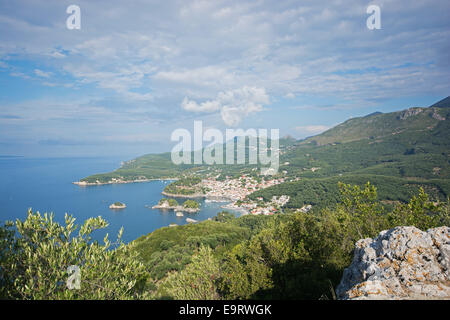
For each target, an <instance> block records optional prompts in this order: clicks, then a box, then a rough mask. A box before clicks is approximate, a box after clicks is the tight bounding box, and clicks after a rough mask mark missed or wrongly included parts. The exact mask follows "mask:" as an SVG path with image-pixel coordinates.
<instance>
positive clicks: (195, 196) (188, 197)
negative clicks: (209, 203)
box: [161, 190, 206, 199]
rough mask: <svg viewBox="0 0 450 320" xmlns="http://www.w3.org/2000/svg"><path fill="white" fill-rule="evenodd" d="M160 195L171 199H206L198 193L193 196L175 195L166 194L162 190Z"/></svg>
mask: <svg viewBox="0 0 450 320" xmlns="http://www.w3.org/2000/svg"><path fill="white" fill-rule="evenodd" d="M161 194H162V195H164V196H167V197H171V198H185V199H198V198H206V195H204V194H200V193H193V194H176V193H167V192H165V191H164V190H163V191H162V192H161Z"/></svg>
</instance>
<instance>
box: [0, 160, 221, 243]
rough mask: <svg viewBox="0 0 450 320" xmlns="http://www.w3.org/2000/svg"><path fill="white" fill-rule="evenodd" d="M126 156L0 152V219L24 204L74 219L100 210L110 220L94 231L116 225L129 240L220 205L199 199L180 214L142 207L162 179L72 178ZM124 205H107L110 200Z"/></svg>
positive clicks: (154, 198) (211, 212)
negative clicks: (101, 181) (85, 181)
mask: <svg viewBox="0 0 450 320" xmlns="http://www.w3.org/2000/svg"><path fill="white" fill-rule="evenodd" d="M122 160H126V159H113V158H46V159H43V158H39V159H37V158H19V157H17V158H2V157H0V222H1V223H2V224H3V222H5V221H6V220H16V218H19V219H25V218H26V215H27V210H28V208H32V209H33V211H39V212H41V213H44V212H53V213H54V214H55V217H56V220H57V221H58V222H60V223H63V222H64V214H65V213H66V212H67V213H69V214H72V215H73V216H74V217H75V218H76V219H77V220H76V223H77V224H78V225H80V224H82V223H83V222H84V221H85V220H86V219H87V218H89V217H94V216H102V217H103V218H105V219H106V220H107V221H108V222H109V226H108V228H107V229H105V231H97V232H96V233H95V234H94V235H93V236H94V237H93V238H94V239H96V240H102V239H103V237H104V236H105V234H106V233H109V239H110V240H112V241H113V240H115V239H116V236H117V233H118V231H119V229H120V228H121V226H123V227H124V233H123V241H124V242H129V241H131V240H134V239H136V238H138V237H140V236H142V235H145V234H148V233H149V232H152V231H154V230H155V229H158V228H161V227H165V226H168V225H169V224H171V223H176V224H178V225H182V224H186V217H190V218H193V219H196V220H205V219H207V218H209V217H213V216H215V215H216V214H217V212H219V211H221V210H222V209H221V208H220V206H221V205H222V204H219V203H205V202H202V203H201V211H200V212H198V213H196V214H185V216H184V217H182V218H179V217H176V216H175V213H174V212H173V211H161V210H157V209H156V210H153V209H150V208H147V207H146V205H147V206H150V207H151V206H153V205H155V204H156V203H157V202H158V201H159V199H161V197H162V195H161V191H162V190H163V189H164V187H165V186H166V184H167V183H169V182H167V181H151V182H144V183H128V184H115V185H102V186H88V187H79V186H77V185H74V184H72V182H73V181H78V180H79V179H80V178H83V177H86V176H88V175H91V174H94V173H99V172H108V171H111V170H114V169H116V168H118V167H119V166H120V162H121V161H122ZM116 201H120V202H124V203H125V204H126V205H127V208H125V209H122V210H110V209H109V208H108V207H109V205H110V204H111V203H113V202H116Z"/></svg>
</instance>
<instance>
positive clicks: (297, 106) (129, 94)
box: [0, 0, 450, 158]
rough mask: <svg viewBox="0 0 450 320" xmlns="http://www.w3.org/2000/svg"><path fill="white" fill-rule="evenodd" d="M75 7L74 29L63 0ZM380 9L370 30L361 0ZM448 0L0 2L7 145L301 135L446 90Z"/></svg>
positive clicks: (10, 151)
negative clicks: (228, 131) (183, 133)
mask: <svg viewBox="0 0 450 320" xmlns="http://www.w3.org/2000/svg"><path fill="white" fill-rule="evenodd" d="M71 4H76V5H78V6H79V7H80V9H81V29H80V30H69V29H67V27H66V19H67V17H68V16H69V14H67V13H66V8H67V7H68V6H69V5H71ZM370 4H375V5H378V6H379V7H380V8H381V29H380V30H369V29H368V28H367V27H366V19H367V18H368V17H369V15H368V14H367V13H366V8H367V7H368V6H369V5H370ZM449 12H450V2H449V1H447V0H443V1H436V0H435V1H429V0H427V1H394V0H391V1H387V0H386V1H381V0H380V1H371V2H370V1H360V0H346V1H344V0H339V1H338V0H335V1H298V0H297V1H254V0H252V1H243V0H240V1H218V0H217V1H216V0H214V1H186V0H183V1H118V0H111V1H79V0H71V1H64V0H36V1H32V2H30V1H21V0H14V1H7V0H1V1H0V155H25V156H34V157H46V156H61V157H64V156H121V157H124V158H131V157H134V156H138V155H142V154H145V153H152V152H161V151H170V150H171V148H172V146H173V145H174V144H175V143H174V142H171V141H170V134H171V132H172V131H173V130H175V129H177V128H186V129H191V128H192V126H193V122H194V120H202V121H203V123H204V124H203V126H204V127H215V128H218V129H220V130H223V131H224V130H225V128H231V127H238V128H243V129H247V128H266V129H280V134H281V135H287V134H289V135H292V136H294V137H296V138H303V137H306V136H311V135H314V134H317V133H320V132H322V131H324V130H326V129H327V128H330V127H332V126H334V125H336V124H338V123H340V122H343V121H345V120H346V119H348V118H350V117H357V116H363V115H366V114H368V113H372V112H374V111H382V112H390V111H395V110H401V109H405V108H408V107H412V106H428V105H430V104H432V103H434V102H436V101H438V100H440V99H442V98H444V97H446V96H448V95H449V94H450V68H449V67H450V44H449V43H450V41H449V39H450V19H449Z"/></svg>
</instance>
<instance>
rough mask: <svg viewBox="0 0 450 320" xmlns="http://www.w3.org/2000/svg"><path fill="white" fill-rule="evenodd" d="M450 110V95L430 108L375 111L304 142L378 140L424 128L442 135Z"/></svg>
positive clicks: (324, 142) (421, 130)
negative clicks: (386, 111)
mask: <svg viewBox="0 0 450 320" xmlns="http://www.w3.org/2000/svg"><path fill="white" fill-rule="evenodd" d="M449 113H450V97H447V98H445V99H443V100H441V101H439V102H437V103H435V104H433V105H432V106H430V107H428V108H419V107H411V108H409V109H406V110H402V111H397V112H391V113H381V112H375V113H372V114H369V115H367V116H364V117H358V118H352V119H349V120H347V121H345V122H344V123H341V124H339V125H337V126H335V127H333V128H331V129H329V130H327V131H326V132H324V133H322V134H319V135H317V136H314V137H310V138H308V139H306V140H304V141H303V142H302V144H306V143H315V144H317V145H324V144H328V143H345V142H351V141H358V140H363V139H373V140H377V139H383V138H386V137H389V136H391V135H396V134H399V133H414V132H423V131H427V132H428V133H431V134H436V133H438V134H439V130H442V129H443V127H445V128H446V129H448V123H449V122H448V118H449V117H448V114H449ZM445 120H447V121H445Z"/></svg>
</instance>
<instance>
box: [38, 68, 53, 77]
mask: <svg viewBox="0 0 450 320" xmlns="http://www.w3.org/2000/svg"><path fill="white" fill-rule="evenodd" d="M34 74H35V75H37V76H38V77H42V78H50V76H51V75H52V73H51V72H45V71H42V70H39V69H34Z"/></svg>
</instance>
